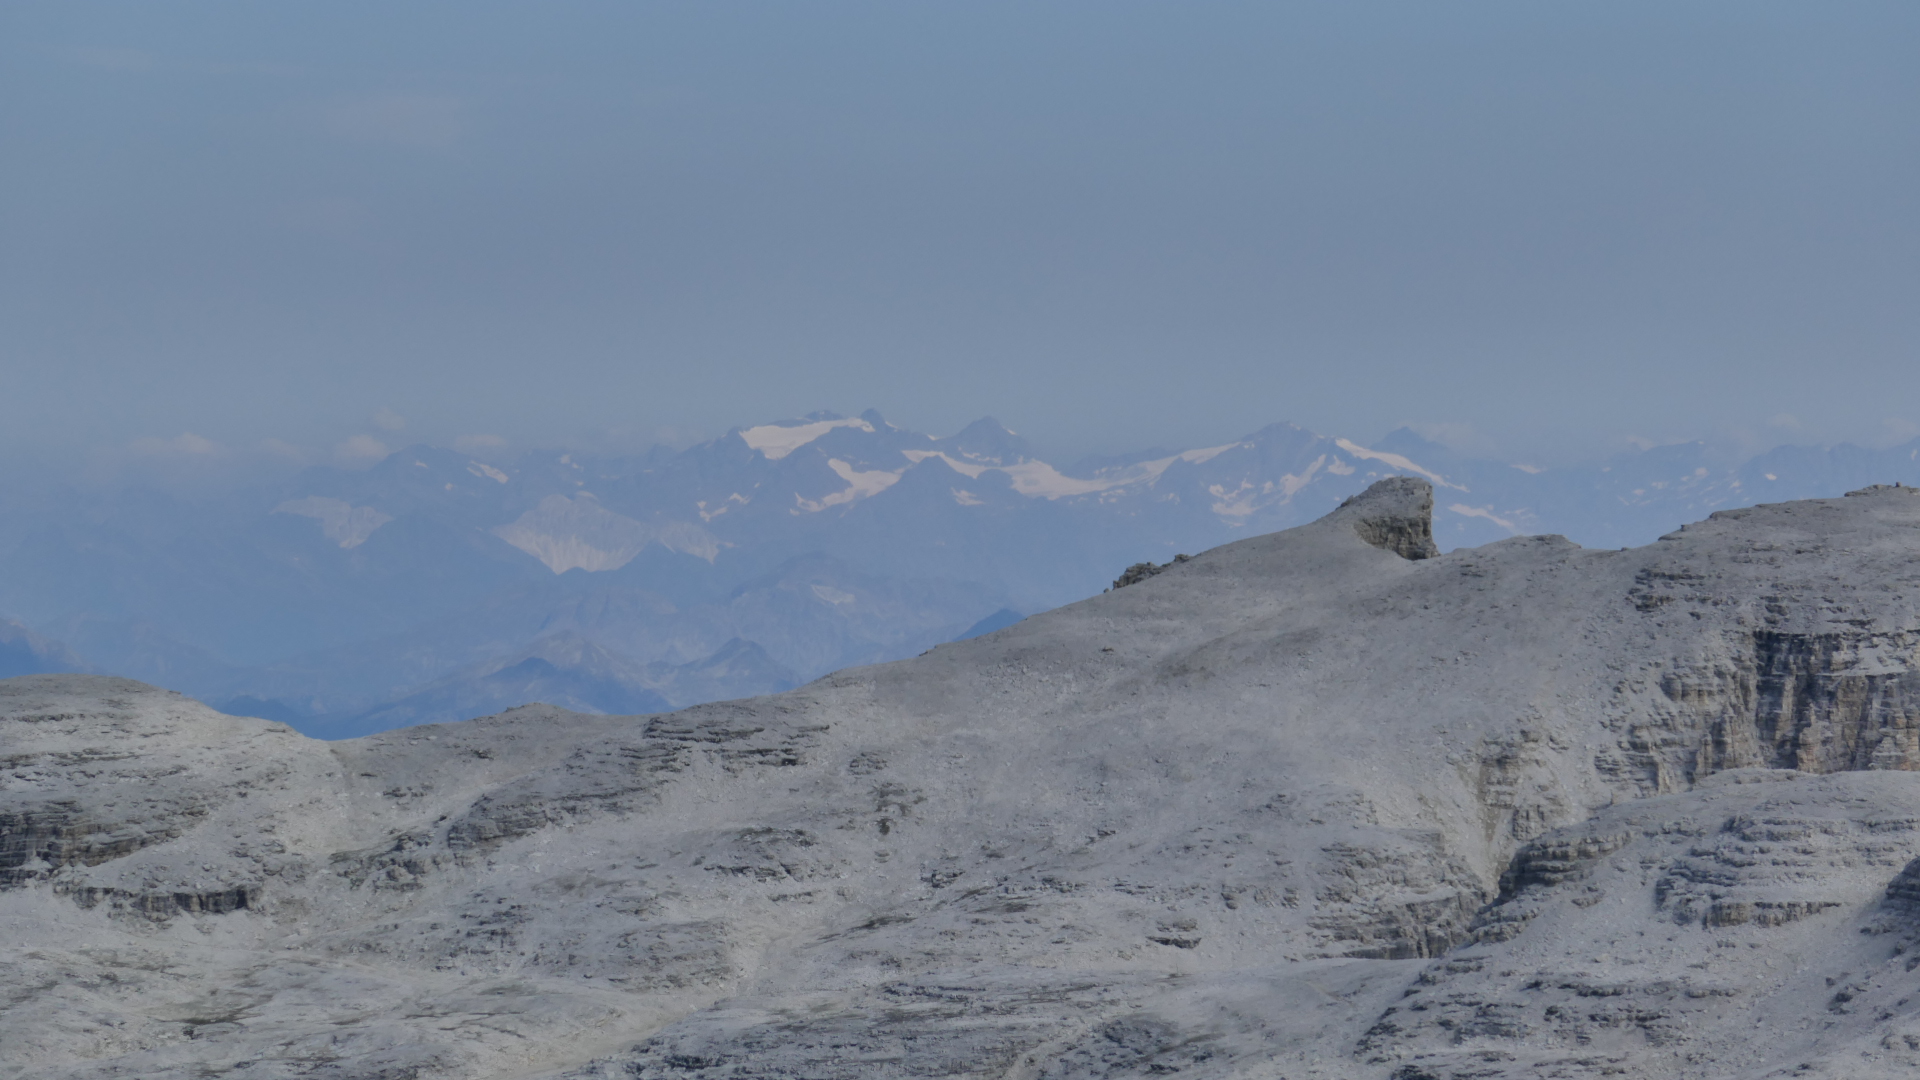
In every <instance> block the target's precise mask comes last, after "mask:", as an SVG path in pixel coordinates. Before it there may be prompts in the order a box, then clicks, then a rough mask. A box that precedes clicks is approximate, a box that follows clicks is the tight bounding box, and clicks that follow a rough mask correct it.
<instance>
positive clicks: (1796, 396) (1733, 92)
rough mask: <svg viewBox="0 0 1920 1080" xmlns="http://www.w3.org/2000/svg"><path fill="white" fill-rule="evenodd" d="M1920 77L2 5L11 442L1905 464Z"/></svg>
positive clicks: (1389, 23)
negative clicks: (737, 437) (739, 445)
mask: <svg viewBox="0 0 1920 1080" xmlns="http://www.w3.org/2000/svg"><path fill="white" fill-rule="evenodd" d="M1916 56H1920V5H1916V4H1914V3H1912V2H1911V0H1898V2H1889V3H1847V2H1826V3H1820V4H1808V3H1792V4H1787V3H1774V2H1767V0H1739V2H1724V3H1701V2H1685V0H1679V2H1676V0H1661V2H1657V3H1642V2H1636V0H1614V2H1608V3H1590V4H1571V3H1543V2H1540V0H1526V2H1512V3H1489V2H1480V0H1462V2H1457V3H1449V4H1434V3H1431V2H1420V3H1393V2H1376V3H1366V4H1354V3H1350V2H1329V3H1281V2H1273V0H1269V2H1263V3H1247V4H1239V3H1207V2H1187V3H1179V4H1172V3H1165V2H1154V3H1134V2H1128V0H1100V2H1097V3H1083V2H1068V0H1062V2H1048V3H1034V2H1032V0H1024V2H1020V3H996V2H989V0H982V2H969V3H965V4H952V3H945V4H936V3H921V2H912V0H893V2H888V3H870V4H869V3H846V2H840V0H812V2H806V3H800V2H795V3H752V2H742V3H725V4H714V3H671V4H663V3H643V2H620V3H568V2H550V3H540V4H532V3H520V4H496V3H486V2H480V0H460V2H458V3H445V4H440V3H391V2H380V3H363V2H329V3H325V4H260V3H209V2H204V0H178V2H174V3H169V4H165V5H155V4H150V3H95V2H89V0H62V2H60V3H28V2H23V0H11V2H0V451H5V452H8V453H13V454H28V453H35V452H42V453H47V452H51V453H65V452H68V451H72V450H83V449H87V448H98V447H102V446H115V447H125V448H133V449H134V450H135V451H136V452H138V451H140V448H145V449H146V450H151V451H153V452H156V453H159V452H178V453H183V454H189V455H190V454H191V453H194V452H197V451H198V450H200V449H204V448H205V447H214V448H217V449H223V450H224V449H226V448H235V449H237V450H244V451H246V452H250V453H252V452H259V453H284V454H286V455H289V456H299V455H303V454H305V455H312V454H327V453H331V454H333V455H334V456H335V458H336V459H339V460H348V459H352V458H354V457H355V455H356V453H357V454H359V455H360V456H361V457H366V456H369V455H371V454H373V453H374V450H375V449H376V448H378V447H380V446H385V445H398V444H400V443H403V442H407V441H413V440H427V441H437V442H442V443H447V442H451V441H453V440H456V439H466V440H467V443H466V445H469V446H473V447H482V448H484V447H494V448H502V449H510V448H513V447H518V446H531V445H542V446H546V445H573V446H581V447H595V446H598V447H612V448H619V447H639V446H642V445H646V444H648V443H651V442H653V441H656V440H661V441H669V442H686V441H689V440H691V439H693V438H696V437H702V436H711V435H717V434H720V433H723V432H724V431H726V430H728V429H729V428H732V427H734V426H737V425H744V424H752V423H758V422H765V421H769V420H777V419H781V418H785V417H792V416H798V415H801V414H804V413H808V412H812V411H814V410H818V409H832V410H836V411H840V412H843V413H856V412H859V411H861V410H863V409H866V408H870V407H871V408H877V409H879V410H880V411H881V412H882V413H884V414H885V415H887V416H888V417H889V419H892V420H893V421H894V422H896V423H899V424H901V425H903V426H908V427H913V428H916V429H919V430H925V431H929V432H932V433H934V434H936V435H944V434H949V433H951V432H952V431H954V430H957V429H958V428H960V427H961V426H963V425H964V424H965V423H967V422H968V421H970V420H972V419H974V418H976V417H979V416H982V415H992V416H995V417H997V418H999V419H1000V420H1002V421H1004V422H1005V423H1007V424H1008V425H1010V426H1012V427H1013V428H1014V429H1016V430H1018V431H1021V432H1022V433H1023V434H1027V435H1030V436H1032V437H1033V438H1034V439H1035V440H1036V442H1038V443H1039V444H1040V445H1041V446H1042V447H1044V448H1048V449H1050V450H1052V451H1054V452H1056V453H1059V454H1061V455H1063V456H1067V457H1071V456H1073V455H1075V454H1078V453H1094V452H1113V451H1120V450H1125V449H1132V448H1139V447H1145V446H1152V445H1160V446H1194V445H1210V444H1212V443H1217V442H1220V441H1222V440H1223V439H1228V438H1232V437H1234V436H1236V435H1239V434H1242V433H1245V432H1247V431H1251V430H1254V429H1256V428H1258V427H1260V426H1262V425H1264V424H1267V423H1271V422H1274V421H1278V420H1292V421H1295V422H1298V423H1301V424H1303V425H1305V426H1308V427H1311V428H1314V429H1315V430H1319V431H1322V432H1325V433H1329V434H1339V435H1346V436H1350V437H1354V438H1360V439H1366V438H1373V437H1378V436H1379V435H1381V434H1384V433H1385V432H1387V431H1389V430H1391V429H1393V428H1395V427H1399V426H1401V425H1414V426H1416V427H1417V428H1418V429H1419V430H1422V431H1425V432H1429V433H1431V434H1433V435H1434V436H1436V437H1438V438H1441V439H1442V440H1443V441H1452V442H1454V443H1457V444H1459V445H1462V446H1471V447H1473V448H1477V449H1482V450H1485V451H1486V452H1488V453H1493V454H1505V455H1508V456H1509V457H1515V456H1524V457H1528V458H1530V459H1533V460H1551V459H1552V458H1553V457H1554V456H1555V455H1556V454H1575V453H1578V454H1585V453H1590V452H1594V451H1595V450H1597V449H1605V448H1612V447H1616V446H1622V445H1625V443H1626V442H1627V441H1628V440H1641V441H1647V440H1651V441H1656V442H1658V441H1670V440H1678V439H1685V438H1693V437H1702V436H1714V437H1724V438H1732V439H1735V440H1738V439H1747V440H1749V441H1757V442H1761V443H1767V444H1771V443H1776V442H1786V441H1796V442H1808V441H1832V440H1839V439H1849V440H1852V441H1856V442H1864V443H1886V442H1890V441H1895V440H1899V439H1904V438H1911V437H1913V436H1914V435H1915V434H1920V63H1915V62H1914V58H1915V57H1916ZM193 440H199V442H194V441H193ZM356 446H357V447H358V448H359V449H358V450H357V451H356V450H355V449H354V448H355V447H356Z"/></svg>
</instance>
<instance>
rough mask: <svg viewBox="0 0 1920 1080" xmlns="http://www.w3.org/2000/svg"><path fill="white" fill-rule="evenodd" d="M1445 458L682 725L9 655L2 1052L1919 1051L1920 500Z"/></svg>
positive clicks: (1307, 1067)
mask: <svg viewBox="0 0 1920 1080" xmlns="http://www.w3.org/2000/svg"><path fill="white" fill-rule="evenodd" d="M1431 505H1432V492H1431V489H1430V488H1429V487H1428V486H1427V484H1426V483H1425V482H1424V481H1421V480H1416V479H1407V478H1400V479H1393V480H1387V481H1383V482H1381V483H1380V484H1376V485H1375V486H1374V487H1373V488H1372V489H1370V490H1369V491H1368V492H1367V493H1366V494H1364V495H1362V496H1359V497H1357V498H1356V499H1355V500H1352V501H1351V502H1350V503H1349V504H1348V505H1346V506H1344V507H1342V508H1341V509H1340V510H1338V511H1336V512H1334V513H1333V514H1331V515H1329V516H1328V517H1326V518H1323V519H1322V520H1320V521H1318V522H1316V523H1314V524H1311V525H1307V526H1304V527H1301V528H1297V529H1292V530H1289V531H1287V532H1282V533H1276V534H1272V535H1267V536H1260V537H1255V538H1252V539H1248V540H1245V541H1241V542H1239V543H1235V544H1231V545H1228V546H1225V547H1221V548H1216V549H1214V550H1212V551H1209V552H1206V553H1205V554H1202V555H1200V556H1198V557H1196V558H1194V559H1192V560H1190V561H1187V562H1183V563H1180V564H1178V565H1174V566H1170V567H1168V568H1167V569H1166V570H1165V571H1164V572H1162V573H1159V574H1157V575H1156V576H1153V577H1151V578H1149V579H1147V580H1145V581H1142V582H1140V583H1138V584H1134V585H1130V586H1127V587H1125V588H1121V589H1116V590H1114V591H1113V592H1111V593H1108V594H1105V595H1101V596H1096V597H1094V598H1092V599H1090V600H1087V601H1084V602H1082V603H1078V604H1074V605H1072V606H1069V607H1066V608H1062V609H1059V610H1057V611H1052V612H1048V613H1045V614H1042V615H1037V616H1034V617H1031V618H1029V619H1027V620H1026V621H1024V622H1022V623H1020V624H1018V625H1016V626H1013V627H1010V628H1008V629H1005V630H1001V631H998V632H996V633H993V634H989V635H987V636H985V637H981V638H976V639H973V640H970V641H966V642H961V643H957V644H952V645H944V646H941V647H939V648H937V649H934V650H932V651H931V652H930V653H928V654H926V655H923V656H921V657H919V658H917V659H913V660H907V661H902V662H899V663H894V664H888V665H883V666H878V667H871V668H861V669H854V670H849V671H844V672H841V673H839V674H836V675H833V676H829V677H828V678H825V679H822V680H820V681H818V682H815V683H813V684H811V685H809V686H806V687H803V688H801V689H799V690H795V691H792V692H789V693H786V694H781V695H777V696H773V697H765V698H755V699H750V700H745V701H737V702H728V703H723V704H716V705H708V706H700V707H697V708H693V709H688V710H685V711H682V712H678V713H670V714H663V715H656V716H640V717H605V716H584V715H577V714H570V713H566V712H563V711H560V710H555V709H550V708H546V707H542V706H532V707H528V708H524V709H517V710H514V711H512V712H509V713H505V714H502V715H500V716H495V717H491V718H488V719H484V720H476V721H472V722H468V723H463V724H454V725H445V726H437V727H422V728H412V729H406V730H402V731H395V732H390V733H388V734H384V735H379V736H374V737H371V738H367V739H360V740H354V741H349V742H340V743H322V742H315V741H311V740H307V739H304V738H302V737H300V736H299V735H296V734H294V733H293V732H291V731H290V730H288V729H287V728H285V727H282V726H280V725H277V724H272V723H268V722H265V721H259V720H250V719H242V718H235V717H228V716H222V715H219V714H217V713H214V712H212V711H210V710H208V709H206V708H204V707H202V706H200V705H199V704H197V703H195V702H193V701H190V700H187V699H185V698H182V697H179V696H177V695H174V694H171V693H169V692H167V691H163V690H158V689H154V688H152V687H147V686H143V685H140V684H137V683H131V682H126V681H123V680H114V679H106V678H94V677H79V676H30V677H24V678H18V679H13V680H7V681H5V682H0V762H3V763H4V770H5V772H4V777H5V779H4V781H3V785H4V786H3V787H0V963H3V964H4V970H0V1078H12V1077H19V1078H27V1077H32V1078H35V1080H40V1078H80V1077H87V1078H96V1077H99V1078H104V1077H141V1078H165V1080H176V1078H177V1080H187V1078H206V1077H234V1078H264V1077H326V1078H331V1080H359V1078H369V1080H370V1078H395V1080H398V1078H412V1080H428V1078H438V1077H460V1078H509V1077H512V1078H530V1077H554V1078H557V1077H571V1078H588V1077H593V1078H614V1077H619V1078H628V1080H664V1078H673V1080H748V1078H769V1080H770V1078H776V1077H778V1078H811V1080H854V1078H869V1077H878V1078H893V1077H900V1078H905V1077H994V1078H1001V1077H1005V1078H1024V1080H1042V1078H1046V1080H1066V1078H1092V1077H1108V1078H1112V1077H1148V1076H1179V1077H1208V1078H1213V1077H1221V1078H1225V1077H1240V1078H1249V1080H1250V1078H1256V1077H1257V1078H1277V1077H1285V1078H1290V1080H1304V1078H1309V1077H1319V1078H1329V1080H1333V1078H1340V1080H1345V1078H1378V1080H1388V1078H1392V1080H1442V1078H1445V1080H1466V1078H1468V1077H1472V1078H1521V1077H1525V1078H1529V1080H1542V1078H1548V1077H1556V1078H1572V1077H1603V1076H1612V1077H1635V1078H1639V1077H1676V1078H1677V1077H1699V1078H1736V1077H1737V1078H1748V1077H1753V1078H1758V1077H1774V1076H1778V1077H1789V1076H1791V1077H1809V1076H1816V1077H1830V1078H1840V1077H1887V1078H1890V1077H1911V1076H1914V1075H1920V971H1916V970H1915V968H1916V967H1920V866H1917V865H1915V863H1914V860H1915V857H1916V856H1920V776H1916V775H1915V774H1914V772H1913V770H1914V769H1915V767H1916V766H1917V765H1920V663H1916V650H1917V649H1920V497H1917V496H1916V494H1915V493H1914V492H1913V490H1912V489H1905V488H1886V489H1870V490H1868V491H1865V492H1861V493H1856V495H1854V496H1852V497H1849V498H1845V499H1832V500H1824V501H1816V502H1800V503H1786V504H1778V505H1772V506H1763V507H1757V508H1754V509H1752V510H1744V511H1735V512H1729V513H1723V514H1720V515H1716V517H1715V518H1714V519H1712V520H1710V521H1707V522H1704V523H1702V524H1699V525H1696V526H1691V527H1689V528H1687V529H1686V530H1684V531H1683V532H1680V533H1675V534H1673V535H1671V536H1669V537H1667V538H1665V539H1663V540H1661V541H1660V542H1658V543H1655V544H1652V545H1649V546H1647V547H1644V548H1638V549H1634V550H1630V551H1588V550H1583V549H1580V548H1578V547H1576V546H1574V545H1572V544H1570V543H1568V542H1566V541H1564V540H1561V539H1559V538H1556V537H1527V538H1518V539H1513V540H1509V541H1503V542H1501V543H1498V544H1494V545H1490V546H1487V547H1483V548H1478V549H1472V550H1462V551H1456V552H1453V553H1451V554H1447V555H1443V556H1438V557H1427V558H1408V557H1403V555H1402V554H1401V553H1405V555H1410V556H1419V555H1424V554H1427V553H1428V552H1430V551H1431V546H1430V541H1429V540H1428V539H1427V529H1428V521H1429V514H1430V512H1431Z"/></svg>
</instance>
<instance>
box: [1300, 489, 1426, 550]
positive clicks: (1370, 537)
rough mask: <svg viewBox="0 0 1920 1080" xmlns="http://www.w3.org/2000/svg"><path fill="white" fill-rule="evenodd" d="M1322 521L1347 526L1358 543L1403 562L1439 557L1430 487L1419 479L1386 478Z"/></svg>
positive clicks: (1345, 503)
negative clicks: (1362, 541)
mask: <svg viewBox="0 0 1920 1080" xmlns="http://www.w3.org/2000/svg"><path fill="white" fill-rule="evenodd" d="M1323 520H1326V521H1339V522H1342V523H1345V524H1347V525H1350V526H1351V527H1352V528H1353V531H1354V534H1355V535H1357V536H1358V537H1360V539H1362V540H1365V541H1366V542H1367V543H1369V544H1372V545H1373V546H1374V547H1377V548H1380V549H1381V550H1383V551H1391V552H1393V553H1394V554H1395V555H1398V556H1400V557H1401V558H1403V559H1431V558H1433V557H1434V556H1435V555H1438V554H1440V548H1439V546H1438V545H1437V544H1435V543H1434V542H1433V485H1432V484H1429V483H1427V482H1426V481H1425V480H1422V479H1419V478H1418V477H1413V476H1389V477H1387V478H1386V479H1385V480H1381V481H1378V482H1376V483H1375V484H1374V485H1373V486H1372V487H1369V488H1367V490H1365V491H1363V492H1361V493H1360V494H1358V495H1355V496H1354V497H1352V498H1350V499H1348V500H1347V501H1346V502H1343V503H1341V504H1340V507H1339V509H1337V510H1335V511H1334V512H1333V513H1331V514H1328V515H1327V516H1326V518H1325V519H1323Z"/></svg>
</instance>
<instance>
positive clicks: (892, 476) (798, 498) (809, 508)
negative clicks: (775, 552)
mask: <svg viewBox="0 0 1920 1080" xmlns="http://www.w3.org/2000/svg"><path fill="white" fill-rule="evenodd" d="M869 430H871V429H869ZM827 467H828V468H830V469H832V470H833V471H834V472H836V473H838V474H839V476H840V479H842V480H845V481H846V482H847V486H846V487H844V488H842V489H841V490H839V491H836V492H834V493H833V494H831V495H828V496H826V497H825V498H822V499H820V500H818V501H815V500H813V499H809V498H806V497H804V496H802V495H801V494H800V493H799V492H797V491H796V492H794V494H793V499H794V501H795V502H796V503H799V504H800V508H799V509H798V510H794V511H792V512H793V513H795V514H799V513H808V514H817V513H819V512H820V511H822V510H825V509H826V508H827V507H829V506H843V505H845V504H847V503H850V502H853V501H854V500H855V499H864V498H867V497H868V496H872V495H878V494H880V493H881V492H883V491H885V490H887V489H888V488H890V487H892V486H893V485H895V484H897V483H899V482H900V474H901V473H903V472H906V470H905V469H893V470H887V469H874V470H872V471H870V472H861V471H860V470H858V469H856V468H854V467H853V466H852V465H849V464H847V463H846V462H844V461H841V460H840V459H839V458H828V459H827Z"/></svg>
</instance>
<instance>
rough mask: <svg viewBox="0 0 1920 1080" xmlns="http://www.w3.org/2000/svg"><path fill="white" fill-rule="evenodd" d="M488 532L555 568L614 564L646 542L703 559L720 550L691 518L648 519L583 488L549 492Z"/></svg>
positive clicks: (594, 567) (637, 551)
mask: <svg viewBox="0 0 1920 1080" xmlns="http://www.w3.org/2000/svg"><path fill="white" fill-rule="evenodd" d="M493 535H495V536H498V537H499V538H500V539H502V540H505V541H506V542H507V543H509V544H512V545H513V546H514V547H517V548H519V549H520V550H521V551H524V552H526V553H527V554H529V555H531V556H533V557H534V558H536V559H539V560H540V561H541V562H543V563H545V564H546V566H547V569H549V570H551V571H553V572H554V573H556V574H564V573H566V572H567V571H569V570H585V571H588V572H589V573H592V572H595V571H600V570H618V569H620V568H621V567H622V566H625V565H627V564H628V563H629V562H632V561H633V558H634V556H636V555H638V554H640V552H641V551H642V550H644V549H645V548H646V546H647V545H648V544H649V543H658V544H659V545H660V546H661V547H664V548H666V549H667V550H668V551H677V552H680V553H681V554H684V555H693V556H697V557H699V558H702V559H705V560H707V561H708V562H712V561H713V560H714V558H715V557H716V556H718V555H719V554H720V541H719V540H717V539H715V537H714V536H713V534H712V533H709V532H708V531H706V530H705V529H703V528H701V527H700V526H698V525H695V524H693V523H692V522H687V521H669V522H665V523H662V524H660V525H648V524H646V523H645V522H640V521H635V520H634V519H632V518H630V517H627V516H625V515H622V514H616V513H614V512H613V511H611V510H608V509H607V508H606V507H604V506H601V505H600V500H598V499H596V498H594V497H593V496H592V495H590V494H588V493H586V492H581V493H580V494H578V495H576V496H574V497H573V498H571V499H570V498H568V497H567V496H565V495H549V496H547V497H546V498H544V499H541V500H540V505H538V506H536V507H534V508H533V509H531V510H529V511H527V512H526V513H524V514H521V515H520V516H519V517H518V518H517V519H515V520H514V521H512V522H510V523H508V524H506V525H500V526H496V527H495V528H494V529H493Z"/></svg>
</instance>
